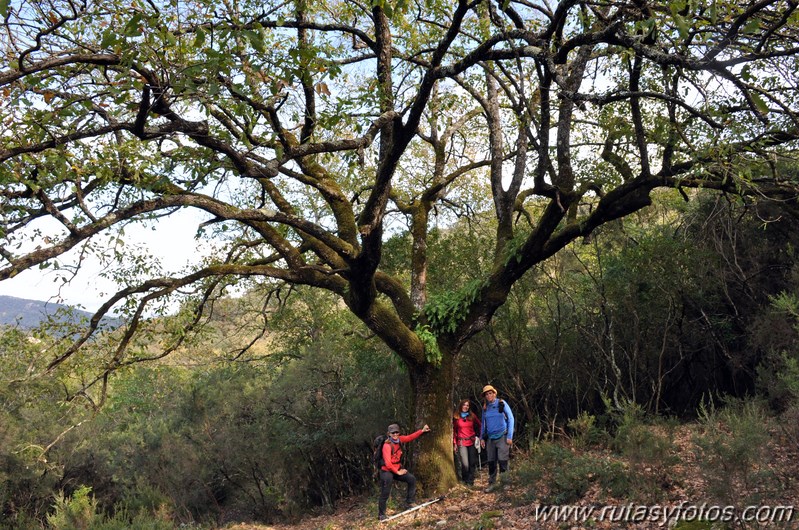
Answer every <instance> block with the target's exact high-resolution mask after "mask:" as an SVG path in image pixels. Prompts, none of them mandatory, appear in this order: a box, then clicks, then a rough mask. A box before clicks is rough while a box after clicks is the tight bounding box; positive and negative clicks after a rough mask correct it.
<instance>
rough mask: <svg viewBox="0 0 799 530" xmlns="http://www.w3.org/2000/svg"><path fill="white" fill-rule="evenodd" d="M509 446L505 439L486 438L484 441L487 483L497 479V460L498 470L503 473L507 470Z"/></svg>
mask: <svg viewBox="0 0 799 530" xmlns="http://www.w3.org/2000/svg"><path fill="white" fill-rule="evenodd" d="M509 456H510V447H509V446H508V441H507V439H505V438H504V437H503V438H499V439H497V440H490V439H489V440H488V441H487V442H486V457H487V459H488V483H489V484H493V483H494V482H496V480H497V462H499V472H500V473H504V472H505V471H507V470H508V457H509Z"/></svg>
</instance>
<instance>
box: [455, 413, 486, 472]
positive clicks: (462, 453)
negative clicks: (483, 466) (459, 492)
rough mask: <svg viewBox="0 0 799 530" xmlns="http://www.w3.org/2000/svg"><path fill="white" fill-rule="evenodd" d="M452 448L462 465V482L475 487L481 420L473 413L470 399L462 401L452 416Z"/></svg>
mask: <svg viewBox="0 0 799 530" xmlns="http://www.w3.org/2000/svg"><path fill="white" fill-rule="evenodd" d="M452 432H453V438H452V447H453V448H454V449H455V453H456V455H457V457H458V458H459V459H460V463H461V480H463V481H464V482H465V483H466V485H467V486H473V485H474V470H475V468H476V467H477V448H476V447H475V445H474V440H475V437H477V436H480V418H478V417H477V414H475V413H474V412H472V404H471V402H470V401H469V400H468V399H464V400H463V401H461V402H460V403H459V404H458V406H457V407H456V408H455V412H454V413H453V415H452Z"/></svg>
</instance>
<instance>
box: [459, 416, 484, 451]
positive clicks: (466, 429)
mask: <svg viewBox="0 0 799 530" xmlns="http://www.w3.org/2000/svg"><path fill="white" fill-rule="evenodd" d="M452 433H453V437H452V444H453V445H463V446H466V447H469V446H472V445H474V438H475V436H479V435H480V418H478V417H477V415H476V414H470V415H469V416H468V417H467V418H465V419H464V418H461V417H460V415H459V416H458V418H457V419H455V418H453V419H452Z"/></svg>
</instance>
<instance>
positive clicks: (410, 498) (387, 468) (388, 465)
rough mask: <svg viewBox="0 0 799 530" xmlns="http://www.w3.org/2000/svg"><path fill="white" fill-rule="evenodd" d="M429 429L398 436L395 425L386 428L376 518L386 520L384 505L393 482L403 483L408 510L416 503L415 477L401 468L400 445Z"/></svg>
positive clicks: (398, 430) (397, 428) (425, 427)
mask: <svg viewBox="0 0 799 530" xmlns="http://www.w3.org/2000/svg"><path fill="white" fill-rule="evenodd" d="M429 431H430V427H428V426H427V425H425V426H424V427H422V428H421V429H419V430H418V431H416V432H415V433H412V434H406V435H403V436H400V428H399V425H397V424H396V423H392V424H391V425H389V426H388V439H387V440H386V441H385V443H384V444H383V465H382V466H381V467H380V499H379V500H378V502H377V518H378V519H379V520H381V521H382V520H383V519H385V518H386V503H387V502H388V496H389V495H390V494H391V485H392V484H393V483H394V481H395V480H399V481H400V482H405V483H406V484H407V485H408V491H407V492H406V494H405V504H406V505H407V507H408V508H410V507H412V506H413V505H414V503H415V502H416V477H414V476H413V475H412V474H411V473H409V472H408V470H407V469H405V468H403V467H402V446H401V444H404V443H408V442H412V441H414V440H415V439H417V438H418V437H420V436H421V435H422V434H424V433H426V432H429Z"/></svg>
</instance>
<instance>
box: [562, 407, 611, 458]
mask: <svg viewBox="0 0 799 530" xmlns="http://www.w3.org/2000/svg"><path fill="white" fill-rule="evenodd" d="M566 425H567V427H568V428H569V430H570V432H571V441H572V444H573V445H574V447H575V448H577V449H588V448H589V447H594V446H596V445H598V444H600V443H602V442H603V441H604V440H605V438H606V435H605V432H604V431H603V430H602V429H600V428H599V427H598V426H597V421H596V416H594V415H593V414H589V413H587V412H585V411H583V412H581V413H580V414H579V415H578V416H577V417H576V418H572V419H570V420H569V421H568V423H567V424H566Z"/></svg>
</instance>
